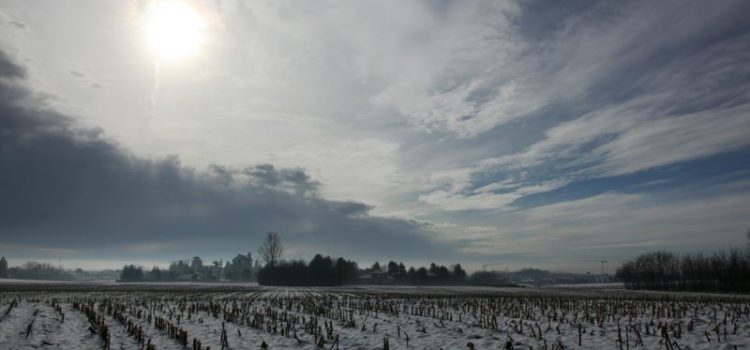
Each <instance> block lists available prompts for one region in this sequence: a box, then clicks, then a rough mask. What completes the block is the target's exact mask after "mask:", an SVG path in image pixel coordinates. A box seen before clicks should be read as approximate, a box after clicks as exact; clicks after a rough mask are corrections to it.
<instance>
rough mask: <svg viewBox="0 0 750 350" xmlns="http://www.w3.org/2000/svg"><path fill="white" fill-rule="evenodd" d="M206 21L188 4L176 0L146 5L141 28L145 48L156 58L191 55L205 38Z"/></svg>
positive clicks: (162, 59)
mask: <svg viewBox="0 0 750 350" xmlns="http://www.w3.org/2000/svg"><path fill="white" fill-rule="evenodd" d="M205 29H206V22H205V20H204V19H203V17H201V15H200V13H199V12H198V11H197V10H196V9H195V8H193V7H192V6H190V5H188V4H186V3H185V2H182V1H178V0H161V1H154V2H152V3H150V4H149V6H148V9H147V10H146V13H145V17H144V30H145V35H146V40H147V43H148V46H149V49H150V50H151V52H152V53H153V54H154V56H155V58H156V59H158V60H160V61H180V60H184V59H185V58H187V57H190V56H194V55H195V54H196V53H198V51H199V50H200V47H201V45H202V44H203V42H204V40H205Z"/></svg>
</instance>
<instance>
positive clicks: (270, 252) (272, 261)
mask: <svg viewBox="0 0 750 350" xmlns="http://www.w3.org/2000/svg"><path fill="white" fill-rule="evenodd" d="M283 252H284V247H283V246H282V245H281V237H279V234H278V233H276V232H268V233H266V238H265V239H264V240H263V244H262V245H261V246H260V248H258V255H260V258H261V259H263V261H265V262H266V265H270V266H273V265H276V263H277V262H278V261H279V259H281V253H283Z"/></svg>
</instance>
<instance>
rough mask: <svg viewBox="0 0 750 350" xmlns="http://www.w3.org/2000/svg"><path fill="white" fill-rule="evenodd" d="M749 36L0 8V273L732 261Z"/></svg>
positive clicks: (17, 3)
mask: <svg viewBox="0 0 750 350" xmlns="http://www.w3.org/2000/svg"><path fill="white" fill-rule="evenodd" d="M164 3H167V4H168V5H166V6H167V7H166V8H167V9H168V10H165V11H163V12H164V13H166V14H165V15H164V14H162V15H159V14H160V13H161V12H159V10H158V9H160V7H159V6H163V5H164ZM175 4H177V5H175ZM170 6H171V7H170ZM155 8H156V9H157V10H154V9H155ZM174 8H177V9H178V10H177V11H173V10H169V9H174ZM155 13H156V15H155ZM748 13H750V3H749V2H747V1H730V0H727V1H719V2H709V1H585V0H573V1H565V2H558V1H535V0H532V1H395V0H394V1H372V2H365V1H242V0H235V1H229V0H215V1H192V2H191V1H179V0H153V1H149V0H141V1H135V0H131V1H94V0H87V1H69V0H54V1H53V0H46V1H33V2H31V1H23V0H0V255H4V256H7V257H8V258H9V259H10V261H11V264H13V263H20V262H22V261H25V260H29V259H35V260H42V261H53V262H57V261H62V262H64V265H65V266H68V267H73V266H74V265H75V266H83V267H87V268H103V267H117V266H120V265H122V264H123V263H124V262H130V261H134V262H139V263H142V264H144V265H149V264H164V263H167V262H168V261H172V260H175V259H185V258H188V257H191V256H194V255H201V256H203V257H204V260H205V259H206V258H207V259H219V258H224V259H226V258H231V257H232V256H234V255H236V254H237V253H245V252H248V251H250V252H254V251H255V250H256V248H257V246H258V245H259V244H260V241H261V239H262V236H263V234H264V233H265V232H267V231H277V232H279V233H280V234H281V237H282V240H283V242H284V244H285V248H286V250H285V256H286V257H287V258H304V259H309V258H310V257H312V255H314V254H315V253H323V254H330V255H333V256H345V257H347V258H351V259H355V260H357V261H360V262H361V263H363V264H369V263H371V262H373V261H376V260H379V261H381V262H384V261H388V260H391V259H393V260H397V261H404V262H406V263H407V264H424V263H429V262H431V261H435V262H438V263H443V264H451V263H455V262H461V263H463V264H464V266H467V267H468V268H469V269H481V268H482V265H483V264H496V265H493V266H495V267H497V266H501V268H502V266H505V267H508V268H510V269H518V268H522V267H537V268H546V269H550V270H556V271H573V272H586V271H592V272H596V271H599V269H600V264H599V261H600V260H607V261H609V263H608V269H609V270H613V269H614V268H615V267H616V266H617V264H618V263H620V262H622V261H624V260H626V259H630V258H633V257H635V256H637V255H638V254H639V253H643V252H647V251H652V250H659V249H667V250H671V251H675V252H681V253H684V252H692V253H698V252H712V251H715V250H720V249H729V248H733V247H741V246H745V245H746V244H748V237H747V236H746V233H747V232H748V229H750V215H749V214H750V21H748V20H747V14H748ZM155 16H156V17H155ZM154 18H157V19H156V20H154ZM154 21H155V22H154ZM184 23H188V24H187V27H185V28H186V29H181V28H182V27H180V26H181V25H182V24H184ZM153 25H156V29H154V27H150V26H153ZM175 28H177V29H175ZM182 44H184V45H183V46H180V45H182Z"/></svg>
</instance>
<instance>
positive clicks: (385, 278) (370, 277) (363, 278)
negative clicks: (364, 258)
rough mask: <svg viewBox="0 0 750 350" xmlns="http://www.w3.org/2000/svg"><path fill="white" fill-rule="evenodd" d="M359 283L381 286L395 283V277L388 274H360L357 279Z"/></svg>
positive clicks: (378, 272)
mask: <svg viewBox="0 0 750 350" xmlns="http://www.w3.org/2000/svg"><path fill="white" fill-rule="evenodd" d="M357 280H358V281H359V283H362V284H370V283H373V284H381V283H393V281H394V279H393V276H390V275H388V273H387V272H380V271H377V272H367V273H363V274H360V275H359V276H358V277H357Z"/></svg>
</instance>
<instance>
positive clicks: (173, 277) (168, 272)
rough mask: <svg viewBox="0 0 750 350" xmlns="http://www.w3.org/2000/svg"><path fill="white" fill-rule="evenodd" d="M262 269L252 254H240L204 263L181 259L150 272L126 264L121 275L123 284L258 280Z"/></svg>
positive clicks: (200, 259) (199, 258)
mask: <svg viewBox="0 0 750 350" xmlns="http://www.w3.org/2000/svg"><path fill="white" fill-rule="evenodd" d="M259 270H260V262H259V261H257V260H253V256H252V253H247V255H245V254H237V256H236V257H234V258H233V259H232V260H230V261H227V262H226V263H224V262H223V261H222V260H219V261H214V262H212V263H211V264H204V263H203V259H202V258H201V257H199V256H195V257H193V258H192V259H185V260H178V261H174V262H172V263H170V264H169V267H168V268H165V269H162V268H159V267H158V266H154V267H153V268H151V269H150V270H146V269H144V268H143V267H142V266H136V265H134V264H130V265H125V266H124V267H123V268H122V272H121V273H120V281H123V282H170V281H218V280H227V281H254V280H255V275H256V274H257V272H258V271H259Z"/></svg>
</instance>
